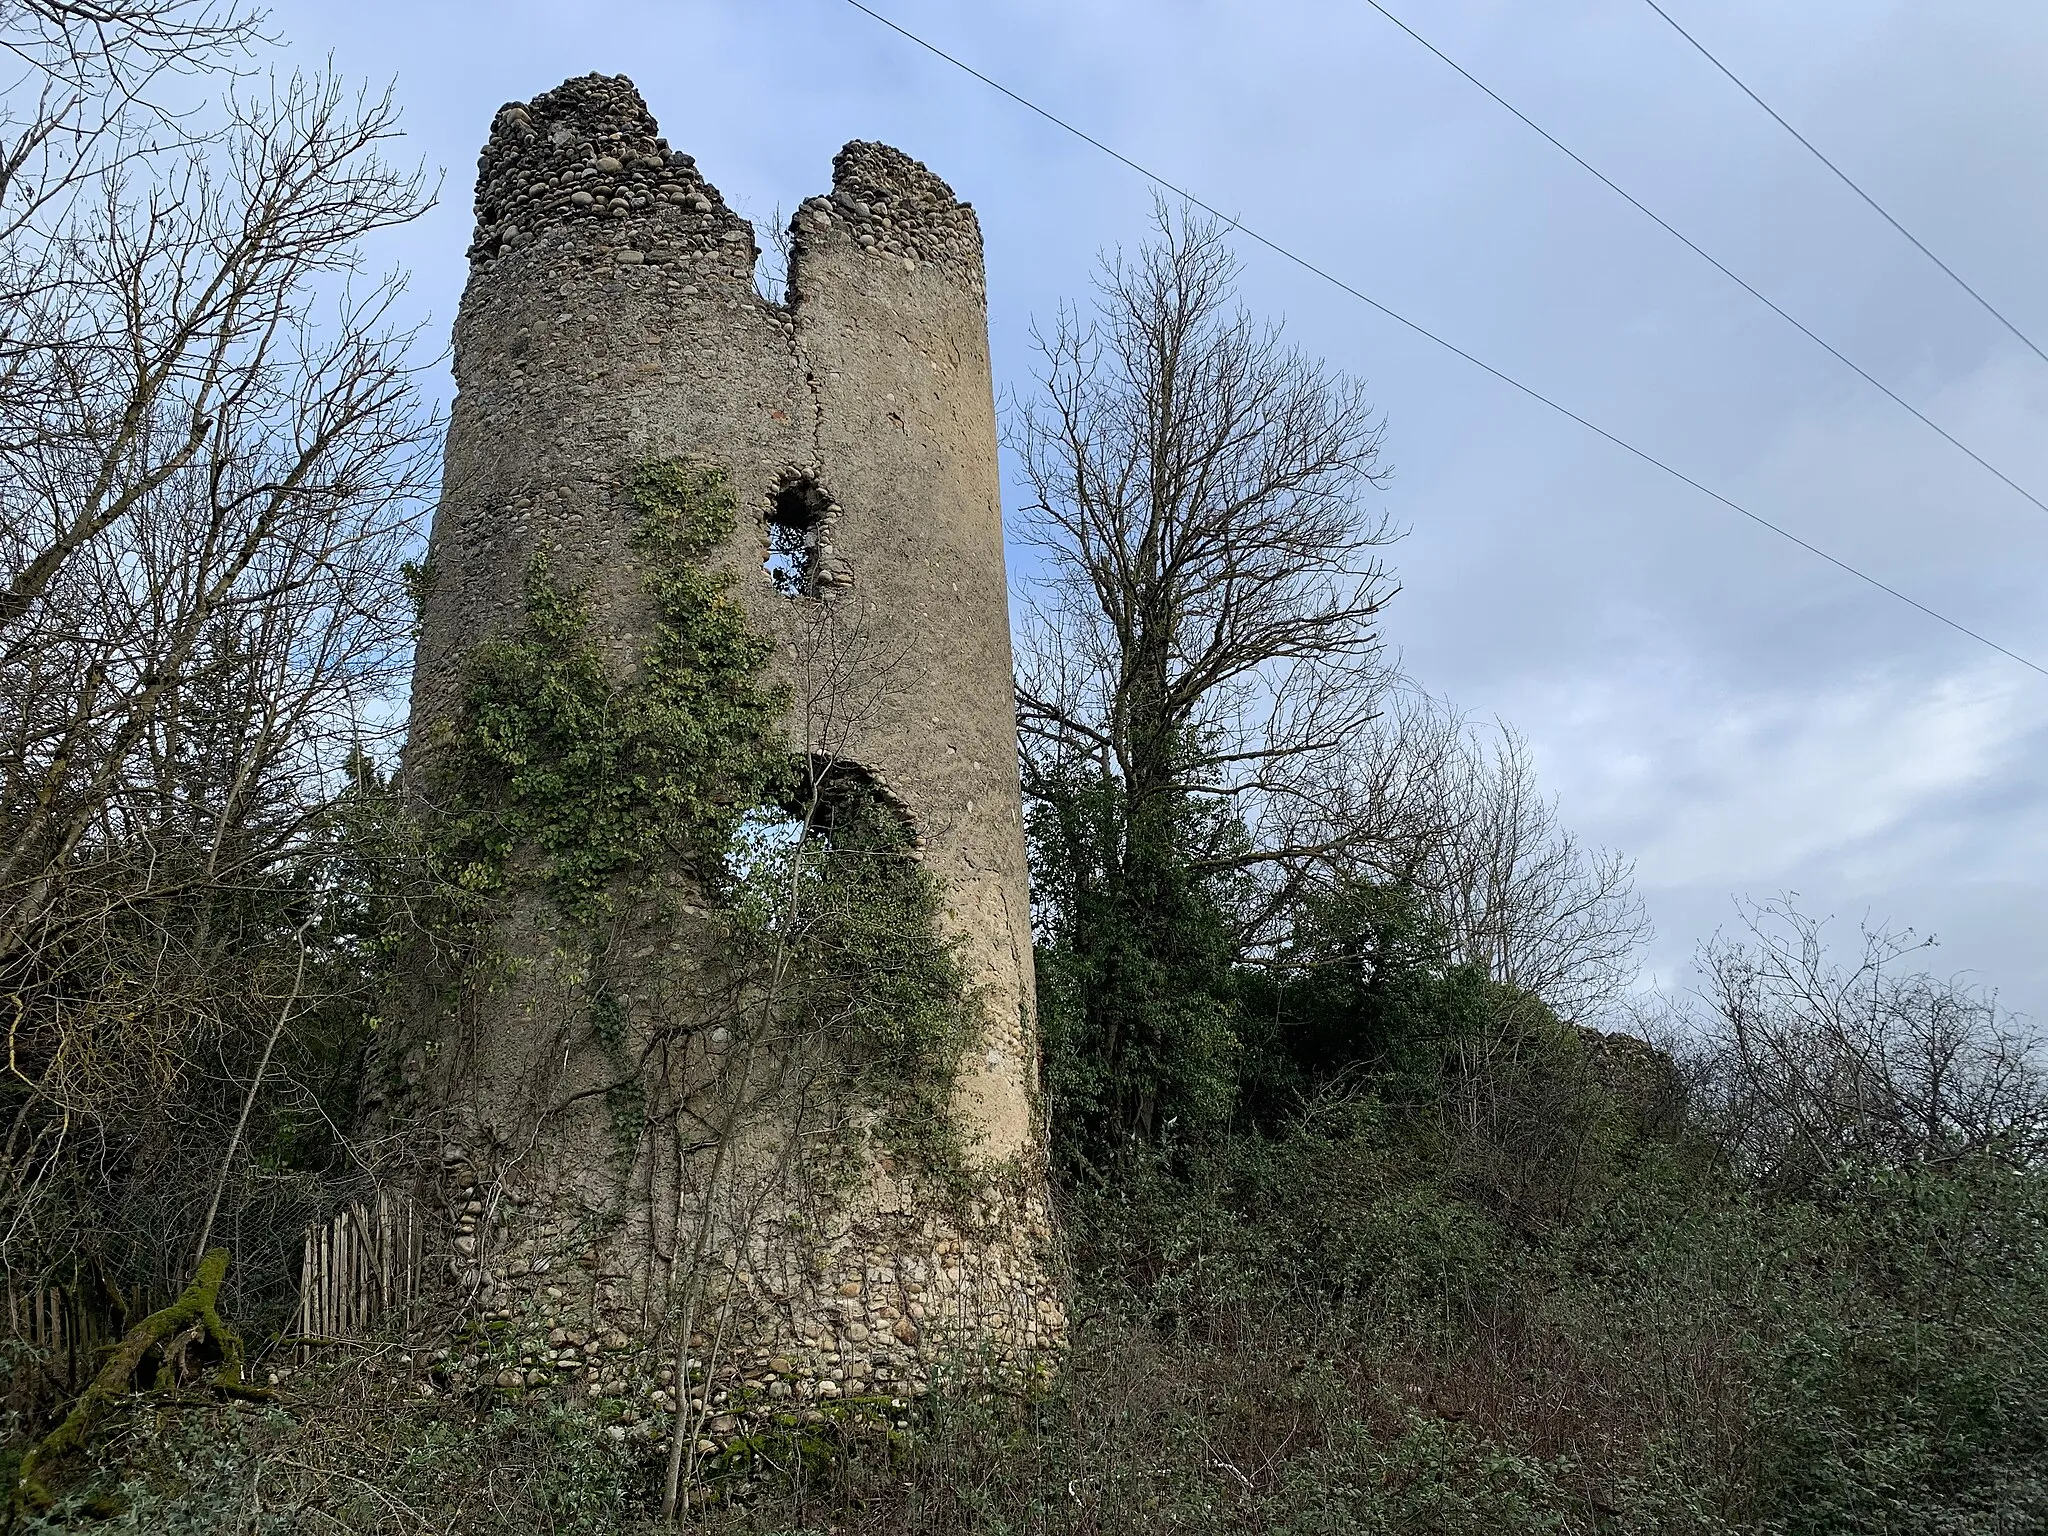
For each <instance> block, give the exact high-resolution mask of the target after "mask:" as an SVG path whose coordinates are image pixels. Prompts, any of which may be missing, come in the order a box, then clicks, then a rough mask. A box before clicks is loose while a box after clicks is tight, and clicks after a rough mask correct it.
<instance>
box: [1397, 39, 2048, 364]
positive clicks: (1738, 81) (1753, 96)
mask: <svg viewBox="0 0 2048 1536" xmlns="http://www.w3.org/2000/svg"><path fill="white" fill-rule="evenodd" d="M1368 3H1370V0H1368ZM1643 4H1645V5H1647V6H1648V7H1649V8H1650V9H1651V10H1653V11H1655V12H1656V13H1657V14H1658V15H1659V16H1661V17H1663V18H1664V20H1665V22H1666V23H1667V24H1669V26H1670V28H1671V30H1672V31H1674V32H1676V33H1677V34H1678V35H1679V36H1680V37H1682V38H1684V39H1685V40H1686V41H1687V42H1688V43H1691V44H1692V45H1693V47H1694V48H1695V49H1697V50H1698V51H1699V55H1700V57H1701V58H1703V59H1705V60H1706V61H1707V62H1708V63H1709V64H1711V65H1713V66H1714V68H1716V69H1718V70H1719V71H1721V73H1722V74H1724V75H1726V76H1727V77H1728V78H1729V79H1730V80H1732V81H1734V82H1735V88H1736V89H1737V90H1739V91H1741V92H1742V94H1743V95H1745V96H1747V97H1748V98H1749V99H1750V100H1751V101H1753V102H1755V103H1756V104H1757V105H1758V106H1760V107H1762V108H1763V109H1764V111H1766V112H1768V113H1769V114H1770V116H1771V121H1773V122H1774V123H1776V124H1777V125H1778V126H1779V127H1780V128H1782V129H1784V130H1785V131H1786V132H1787V133H1789V134H1791V135H1792V137H1793V138H1795V139H1797V140H1798V141H1799V142H1800V144H1802V145H1803V146H1804V147H1805V149H1806V152H1807V153H1808V154H1810V155H1812V156H1813V158H1814V159H1816V160H1818V161H1819V162H1820V163H1821V164H1822V165H1824V166H1826V167H1827V168H1828V169H1829V170H1831V171H1833V172H1834V173H1835V178H1836V179H1837V180H1838V181H1840V182H1841V183H1842V185H1843V186H1845V187H1847V188H1848V189H1849V190H1850V191H1851V192H1854V193H1855V194H1856V195H1857V196H1858V197H1860V198H1862V199H1863V201H1864V202H1866V203H1868V204H1870V206H1871V207H1872V208H1873V209H1874V210H1876V212H1877V216H1878V217H1879V218H1881V219H1883V220H1884V221H1885V223H1887V224H1889V225H1891V227H1892V228H1893V229H1895V230H1897V231H1898V232H1899V233H1900V234H1901V235H1904V236H1905V237H1906V239H1907V241H1908V242H1909V243H1910V244H1911V245H1912V247H1913V249H1914V250H1916V251H1918V252H1919V253H1920V254H1921V255H1922V256H1925V257H1926V258H1927V259H1928V260H1929V261H1931V262H1933V263H1934V264H1935V265H1936V266H1937V267H1939V268H1941V270H1942V271H1943V272H1945V273H1947V274H1948V278H1949V281H1951V282H1952V283H1954V284H1955V285H1956V286H1957V287H1958V288H1960V289H1962V290H1963V292H1965V293H1967V294H1968V295H1969V296H1970V297H1971V298H1973V299H1975V300H1976V301H1977V303H1978V304H1979V305H1980V306H1981V307H1982V308H1983V310H1984V313H1985V314H1987V315H1989V316H1990V317H1991V318H1992V319H1994V320H1996V321H1997V322H1998V323H1999V324H2000V325H2002V326H2004V327H2005V328H2006V329H2007V330H2008V331H2011V332H2012V333H2013V335H2015V336H2017V337H2018V338H2019V339H2020V341H2021V342H2022V343H2024V344H2025V346H2026V348H2027V350H2028V351H2029V352H2031V353H2033V354H2034V356H2036V357H2038V358H2040V359H2041V361H2042V362H2044V363H2048V352H2043V351H2042V350H2041V349H2040V348H2039V347H2037V346H2035V345H2034V341H2033V338H2032V337H2030V336H2029V335H2027V333H2026V332H2025V331H2023V330H2021V329H2020V328H2019V327H2018V326H2016V325H2014V324H2013V323H2012V322H2011V321H2010V320H2008V319H2006V318H2005V316H2004V315H2003V314H2001V313H1999V311H1998V310H1997V309H1996V308H1994V307H1993V305H1992V303H1991V301H1990V300H1989V299H1987V298H1985V297H1984V295H1983V294H1981V293H1979V292H1978V291H1977V290H1976V289H1974V288H1972V287H1971V286H1970V285H1969V284H1968V283H1966V282H1964V281H1963V280H1962V278H1961V276H1959V275H1958V274H1957V272H1956V269H1955V268H1954V267H1951V266H1950V265H1949V264H1948V263H1947V262H1945V261H1943V260H1942V259H1941V258H1940V257H1939V256H1937V255H1935V254H1934V252H1932V251H1930V250H1929V249H1927V247H1926V246H1925V245H1924V244H1922V243H1921V240H1920V237H1919V236H1918V235H1915V234H1914V233H1913V231H1911V230H1910V229H1908V228H1906V226H1905V225H1903V224H1901V223H1900V222H1899V221H1898V220H1897V219H1895V218H1893V217H1892V216H1891V214H1890V213H1889V212H1888V211H1887V210H1886V208H1885V206H1884V204H1882V203H1880V202H1879V201H1878V200H1877V199H1876V198H1874V197H1872V196H1871V195H1870V194H1869V193H1868V192H1866V191H1864V190H1863V188H1862V187H1860V186H1858V185H1857V184H1856V183H1855V182H1854V181H1853V180H1851V179H1850V176H1849V173H1848V172H1847V171H1845V170H1843V169H1842V168H1841V167H1840V166H1839V165H1837V164H1835V162H1834V161H1832V160H1830V159H1829V158H1828V157H1827V156H1826V155H1824V154H1822V153H1821V152H1820V151H1819V150H1818V149H1817V148H1815V147H1814V143H1813V140H1811V139H1809V138H1808V137H1807V136H1806V135H1805V134H1803V133H1801V132H1800V131H1799V130H1798V129H1797V128H1794V127H1793V126H1792V125H1791V124H1790V123H1788V122H1786V121H1785V119H1784V118H1783V117H1782V116H1781V115H1780V114H1779V112H1778V109H1777V108H1776V107H1774V106H1772V105H1771V104H1770V103H1769V102H1768V101H1765V100H1764V99H1763V97H1761V96H1759V95H1757V93H1756V92H1755V91H1752V90H1751V89H1750V88H1749V86H1748V85H1747V84H1745V83H1744V82H1743V79H1742V77H1741V76H1740V75H1738V74H1736V73H1735V71H1734V70H1732V69H1730V68H1729V67H1728V66H1727V65H1726V64H1723V63H1722V62H1721V61H1720V60H1719V59H1717V58H1715V57H1714V55H1713V54H1712V53H1710V52H1708V51H1707V45H1706V44H1705V43H1702V42H1701V41H1700V40H1699V39H1698V38H1696V37H1694V36H1693V35H1692V34H1691V33H1690V32H1688V31H1686V30H1685V28H1684V27H1681V26H1680V25H1679V24H1678V23H1677V22H1676V21H1675V20H1673V19H1672V15H1671V13H1670V12H1669V11H1667V10H1665V9H1664V7H1663V6H1661V5H1659V4H1658V3H1657V0H1643Z"/></svg>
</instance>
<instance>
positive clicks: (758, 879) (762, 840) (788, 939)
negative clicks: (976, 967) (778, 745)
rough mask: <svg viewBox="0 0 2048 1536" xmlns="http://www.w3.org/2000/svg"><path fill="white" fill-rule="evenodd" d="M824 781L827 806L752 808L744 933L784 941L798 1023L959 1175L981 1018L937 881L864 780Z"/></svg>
mask: <svg viewBox="0 0 2048 1536" xmlns="http://www.w3.org/2000/svg"><path fill="white" fill-rule="evenodd" d="M809 787H810V788H812V789H815V788H816V786H809ZM828 793H829V794H830V795H831V799H832V800H833V802H834V804H833V805H832V807H831V814H830V815H829V816H828V817H817V816H815V815H811V816H806V815H798V814H795V813H794V812H791V813H786V814H784V815H776V814H774V813H768V814H757V816H756V817H754V818H750V824H749V825H748V826H747V827H745V828H743V829H742V832H741V834H740V840H739V842H738V843H737V844H736V847H738V848H740V849H741V850H743V855H744V856H743V857H741V858H738V859H735V860H734V861H733V866H734V879H733V881H732V884H731V886H730V888H729V892H728V902H729V905H730V910H731V912H732V915H733V920H734V929H735V938H736V939H737V940H739V941H740V944H741V945H742V946H743V947H745V948H750V949H752V950H753V951H754V952H756V953H757V954H760V955H763V956H764V957H765V955H766V954H767V953H768V952H770V951H771V950H774V949H776V948H778V947H779V948H780V950H781V952H782V954H783V956H784V962H783V963H784V966H785V968H786V971H787V983H786V1001H785V1011H786V1012H787V1013H788V1014H789V1016H790V1017H791V1020H792V1022H794V1023H795V1024H796V1025H797V1026H798V1027H799V1028H801V1029H803V1030H806V1031H809V1032H813V1033H815V1034H818V1035H821V1036H825V1037H828V1038H831V1039H833V1040H835V1041H837V1042H838V1043H839V1044H840V1045H841V1046H842V1048H843V1051H844V1055H845V1059H846V1061H847V1063H848V1066H849V1068H850V1070H851V1074H852V1080H853V1085H854V1087H855V1088H856V1090H857V1091H859V1092H861V1093H862V1094H864V1095H865V1096H866V1097H867V1098H868V1099H869V1100H870V1101H871V1102H872V1103H873V1104H875V1105H876V1107H877V1108H879V1109H880V1110H881V1111H882V1116H881V1123H880V1129H881V1131H882V1133H883V1136H884V1138H885V1140H886V1141H887V1142H888V1143H889V1144H890V1145H891V1146H893V1148H894V1149H895V1150H896V1151H898V1152H900V1153H903V1154H905V1155H907V1156H909V1157H911V1158H912V1159H913V1160H915V1161H917V1162H918V1163H920V1164H921V1165H922V1166H923V1167H925V1168H926V1170H927V1171H933V1172H938V1173H941V1174H945V1175H947V1176H952V1175H955V1174H957V1173H958V1172H959V1171H960V1168H961V1166H962V1161H961V1152H962V1150H963V1149H962V1148H961V1146H960V1144H959V1140H958V1135H957V1131H956V1129H955V1127H954V1124H953V1118H952V1115H951V1113H950V1110H949V1100H950V1099H951V1096H952V1092H953V1088H954V1085H955V1083H956V1082H957V1080H958V1076H959V1068H960V1061H961V1057H962V1055H963V1053H964V1051H965V1050H966V1048H967V1046H968V1044H969V1043H970V1041H971V1040H972V1038H973V1036H974V1033H975V1031H976V1029H977V1028H978V1027H979V1025H980V1017H981V1016H980V1012H979V1009H978V1008H977V1006H976V1004H975V1001H974V998H973V995H972V993H971V991H970V988H969V986H968V982H967V977H966V973H965V969H964V968H963V967H962V965H961V963H960V959H959V956H958V955H957V954H956V953H955V952H954V949H953V947H952V946H951V945H949V944H947V943H946V942H945V940H944V938H943V937H942V933H941V928H940V914H941V911H942V908H943V897H942V894H941V892H940V889H939V884H938V882H937V881H936V880H935V879H934V878H933V877H932V875H931V873H930V872H929V871H928V870H926V869H925V867H924V866H923V864H922V863H920V862H919V861H918V859H917V857H916V854H915V849H914V840H913V838H912V836H911V833H910V829H909V828H908V827H907V826H906V825H905V824H904V822H903V820H902V818H901V817H900V816H899V815H897V814H896V813H895V811H894V810H893V809H891V808H890V807H889V806H888V805H886V804H884V803H882V802H881V801H880V800H879V799H878V798H877V797H876V796H875V795H873V794H872V793H871V792H869V791H867V790H866V789H863V788H855V789H851V790H849V789H847V788H845V787H844V786H832V787H830V789H829V790H828ZM812 809H813V811H815V810H816V807H815V806H813V807H812ZM763 964H764V967H765V960H764V962H763Z"/></svg>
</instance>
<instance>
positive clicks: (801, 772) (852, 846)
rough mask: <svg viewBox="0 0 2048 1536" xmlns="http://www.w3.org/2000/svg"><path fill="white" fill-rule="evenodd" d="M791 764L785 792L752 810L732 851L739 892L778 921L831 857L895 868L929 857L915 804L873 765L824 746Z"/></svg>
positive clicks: (729, 863)
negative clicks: (825, 751) (877, 774)
mask: <svg viewBox="0 0 2048 1536" xmlns="http://www.w3.org/2000/svg"><path fill="white" fill-rule="evenodd" d="M791 769H792V772H791V776H790V778H789V779H788V780H787V781H786V782H787V790H786V793H785V794H784V796H783V798H781V799H779V800H774V801H768V802H765V803H763V804H761V805H757V806H755V807H754V808H753V809H752V810H750V811H748V812H747V813H746V814H745V816H743V817H742V818H741V821H740V825H739V826H738V828H737V829H736V830H735V832H734V835H733V840H732V842H731V844H730V845H729V846H728V847H727V849H726V855H725V867H726V875H727V878H728V879H729V881H730V882H731V885H730V887H729V889H730V892H731V894H732V896H733V898H734V899H735V901H736V902H737V903H738V904H739V905H740V906H741V907H742V908H743V909H746V910H749V911H751V912H753V914H754V915H755V917H756V918H757V919H758V920H761V921H763V922H765V924H766V925H767V926H769V927H770V928H773V927H774V926H776V924H777V922H778V921H779V920H780V919H781V915H782V911H783V909H784V908H786V907H787V906H788V904H789V903H790V902H792V901H797V902H799V903H800V902H801V900H802V897H803V893H804V891H805V890H806V889H807V882H810V881H814V880H816V879H818V878H819V877H820V876H821V875H823V873H824V871H825V868H826V866H827V865H828V864H830V863H833V862H836V861H843V860H855V861H864V862H867V864H868V867H869V868H871V869H873V868H881V869H887V868H894V867H900V866H903V865H906V864H911V863H915V862H917V861H918V860H920V859H921V858H922V856H923V848H924V840H923V839H922V838H921V837H920V836H919V835H918V831H917V826H916V823H915V822H914V821H913V820H912V819H911V815H910V808H909V807H908V806H906V805H905V804H904V803H903V801H902V800H901V799H900V798H899V797H898V796H897V795H896V794H894V793H893V792H892V791H890V790H889V788H888V787H887V786H886V785H884V784H883V783H882V782H881V781H880V780H879V779H877V778H876V777H875V775H874V774H873V773H872V772H871V771H870V770H869V769H867V768H865V767H863V766H862V765H861V764H859V763H857V762H854V761H852V760H851V759H848V758H844V757H835V756H828V755H826V754H822V753H819V754H812V755H809V756H798V757H796V758H795V759H793V760H792V763H791Z"/></svg>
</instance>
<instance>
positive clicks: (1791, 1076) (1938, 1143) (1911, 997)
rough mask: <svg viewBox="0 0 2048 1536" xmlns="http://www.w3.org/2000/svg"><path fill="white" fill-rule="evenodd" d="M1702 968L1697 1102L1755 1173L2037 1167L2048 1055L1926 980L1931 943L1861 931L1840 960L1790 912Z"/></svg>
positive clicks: (1775, 908)
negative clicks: (1978, 1162)
mask: <svg viewBox="0 0 2048 1536" xmlns="http://www.w3.org/2000/svg"><path fill="white" fill-rule="evenodd" d="M1742 925H1743V931H1742V933H1741V934H1740V935H1738V936H1736V937H1733V938H1730V937H1728V936H1725V935H1717V936H1716V937H1715V938H1714V939H1713V940H1712V941H1710V942H1709V943H1708V944H1707V945H1705V946H1704V947H1703V949H1702V952H1701V957H1700V964H1701V969H1702V970H1703V971H1704V972H1705V973H1706V978H1707V984H1706V990H1705V999H1706V1002H1707V1004H1708V1009H1707V1012H1706V1016H1705V1019H1704V1024H1703V1039H1704V1047H1705V1048H1704V1051H1703V1052H1701V1059H1700V1060H1699V1061H1697V1062H1695V1063H1694V1071H1693V1074H1692V1075H1693V1077H1694V1080H1695V1093H1696V1095H1697V1097H1698V1098H1699V1100H1700V1103H1701V1106H1702V1108H1703V1110H1704V1111H1705V1112H1706V1113H1707V1114H1708V1115H1709V1117H1710V1120H1711V1122H1712V1123H1714V1124H1715V1125H1716V1126H1717V1127H1718V1129H1719V1131H1720V1134H1721V1136H1722V1138H1723V1140H1724V1141H1725V1142H1726V1144H1727V1145H1728V1146H1729V1147H1730V1148H1731V1150H1732V1151H1733V1152H1734V1154H1735V1155H1736V1156H1737V1157H1738V1158H1739V1159H1740V1160H1741V1161H1742V1162H1743V1163H1745V1164H1746V1165H1748V1166H1750V1167H1751V1168H1753V1169H1754V1170H1756V1171H1757V1172H1759V1173H1761V1174H1763V1175H1764V1176H1766V1177H1769V1178H1772V1179H1774V1180H1778V1181H1790V1182H1794V1183H1797V1182H1800V1181H1803V1180H1807V1179H1810V1178H1814V1177H1817V1176H1822V1175H1826V1174H1830V1173H1833V1172H1835V1171H1837V1170H1839V1169H1841V1168H1843V1167H1845V1166H1847V1165H1850V1164H1855V1163H1877V1164H1880V1165H1886V1166H1897V1165H1901V1164H1905V1163H1914V1162H1932V1163H1948V1162H1955V1161H1959V1160H1962V1159H1965V1158H1970V1157H1976V1156H1982V1155H1986V1154H1991V1155H1998V1156H2003V1157H2006V1158H2009V1159H2012V1160H2015V1161H2020V1162H2028V1161H2032V1160H2033V1159H2035V1158H2038V1157H2039V1155H2040V1153H2041V1150H2042V1147H2043V1145H2044V1138H2048V1078H2044V1076H2043V1072H2042V1063H2041V1057H2040V1044H2041V1042H2040V1039H2039V1037H2038V1036H2037V1035H2036V1034H2034V1033H2033V1032H2032V1031H2031V1030H2030V1029H2028V1028H2027V1027H2026V1026H2025V1024H2024V1022H2023V1021H2021V1020H2018V1019H2016V1018H2014V1017H2013V1016H2012V1015H2010V1014H2006V1013H2003V1012H2001V1010H2000V1009H1999V1006H1998V999H1997V995H1996V994H1995V993H1992V992H1988V991H1985V990H1984V989H1982V988H1980V987H1977V986H1975V985H1972V984H1971V983H1969V982H1967V981H1965V980H1963V979H1960V978H1956V977H1949V978H1943V977H1940V976H1937V975H1934V974H1933V973H1931V972H1929V971H1927V970H1924V969H1920V968H1917V966H1916V965H1915V963H1914V962H1915V959H1916V957H1920V956H1924V955H1925V954H1926V953H1927V952H1928V951H1929V950H1930V949H1931V948H1932V946H1933V941H1932V940H1928V939H1917V938H1915V937H1914V935H1913V934H1912V933H1911V932H1910V931H1893V930H1891V929H1888V928H1884V927H1872V926H1870V925H1868V924H1865V925H1864V926H1863V927H1862V928H1861V930H1860V936H1861V946H1860V952H1859V953H1857V954H1856V955H1854V956H1853V958H1852V959H1851V960H1850V962H1849V963H1847V964H1838V963H1836V962H1835V961H1834V960H1833V959H1831V958H1830V956H1829V954H1828V950H1827V944H1826V934H1825V927H1826V924H1825V922H1824V921H1822V920H1820V919H1816V918H1812V917H1809V916H1807V915H1805V914H1804V913H1802V912H1800V911H1799V910H1798V909H1797V908H1796V907H1795V906H1794V905H1793V904H1792V899H1791V898H1789V897H1781V898H1779V899H1777V900H1774V901H1770V902H1766V903H1763V904H1761V905H1753V904H1745V905H1744V906H1743V908H1742Z"/></svg>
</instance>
